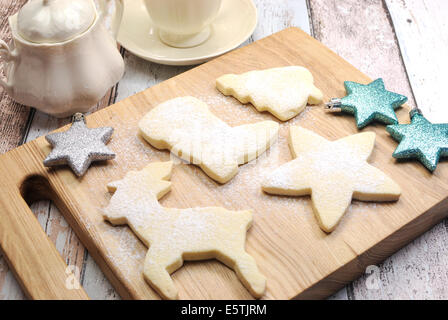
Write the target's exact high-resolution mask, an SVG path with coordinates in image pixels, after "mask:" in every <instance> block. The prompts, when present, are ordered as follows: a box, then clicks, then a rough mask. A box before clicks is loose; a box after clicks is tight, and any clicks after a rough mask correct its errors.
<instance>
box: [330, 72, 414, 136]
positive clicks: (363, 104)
mask: <svg viewBox="0 0 448 320" xmlns="http://www.w3.org/2000/svg"><path fill="white" fill-rule="evenodd" d="M344 86H345V90H346V91H347V96H345V97H343V98H341V99H338V98H333V99H331V101H330V102H328V103H327V104H326V106H327V107H326V108H327V109H328V110H330V111H342V112H346V113H350V114H353V115H354V116H355V119H356V126H357V127H358V129H361V128H364V127H365V126H367V125H368V124H369V123H371V122H373V121H379V122H382V123H385V124H397V123H398V119H397V116H396V115H395V109H397V108H398V107H400V106H401V105H402V104H403V103H405V102H406V101H407V98H406V97H405V96H403V95H401V94H398V93H394V92H391V91H387V90H386V88H385V87H384V82H383V79H381V78H379V79H376V80H375V81H373V82H371V83H369V84H366V85H364V84H360V83H357V82H352V81H345V82H344Z"/></svg>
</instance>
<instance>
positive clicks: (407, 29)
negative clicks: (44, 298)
mask: <svg viewBox="0 0 448 320" xmlns="http://www.w3.org/2000/svg"><path fill="white" fill-rule="evenodd" d="M385 2H386V4H387V7H388V9H389V12H390V16H391V18H392V21H393V24H394V27H395V31H396V34H397V38H398V42H399V44H400V48H401V53H402V56H403V60H404V63H405V65H406V70H407V72H408V76H409V81H410V82H411V85H412V89H413V91H414V95H415V99H416V101H417V103H418V106H419V108H420V109H422V110H423V111H424V112H425V114H426V116H427V117H428V119H430V120H431V121H434V122H439V123H442V122H448V110H447V108H446V103H445V101H444V100H443V96H442V95H441V93H442V92H445V90H446V79H445V75H446V74H447V72H448V61H447V59H446V56H447V52H448V22H447V20H446V14H447V13H448V1H445V0H406V1H398V0H386V1H385Z"/></svg>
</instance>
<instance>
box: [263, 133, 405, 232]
mask: <svg viewBox="0 0 448 320" xmlns="http://www.w3.org/2000/svg"><path fill="white" fill-rule="evenodd" d="M289 143H290V149H291V153H292V155H293V157H294V160H292V161H290V162H288V163H286V164H284V165H282V166H281V167H279V168H277V169H276V170H274V172H272V174H270V175H269V176H268V177H267V178H266V180H265V181H264V182H263V185H262V188H263V190H264V191H265V192H267V193H271V194H279V195H290V196H302V195H309V194H311V200H312V203H313V209H314V213H315V216H316V218H317V220H318V222H319V225H320V227H321V228H322V229H323V230H324V231H326V232H331V231H333V230H334V228H335V227H336V225H337V224H338V222H339V220H340V219H341V218H342V216H343V215H344V213H345V211H346V210H347V208H348V207H349V205H350V203H351V201H352V198H353V199H357V200H361V201H395V200H398V198H399V197H400V194H401V190H400V187H399V186H398V185H397V184H396V183H395V182H394V181H393V180H392V179H391V178H389V177H388V176H387V175H386V174H384V173H383V172H382V171H380V170H379V169H377V168H375V167H373V166H371V165H370V164H368V163H367V160H368V158H369V156H370V155H371V153H372V150H373V147H374V143H375V133H373V132H364V133H359V134H355V135H351V136H348V137H345V138H342V139H339V140H336V141H328V140H326V139H325V138H323V137H321V136H319V135H317V134H316V133H314V132H312V131H309V130H307V129H304V128H301V127H291V129H290V141H289Z"/></svg>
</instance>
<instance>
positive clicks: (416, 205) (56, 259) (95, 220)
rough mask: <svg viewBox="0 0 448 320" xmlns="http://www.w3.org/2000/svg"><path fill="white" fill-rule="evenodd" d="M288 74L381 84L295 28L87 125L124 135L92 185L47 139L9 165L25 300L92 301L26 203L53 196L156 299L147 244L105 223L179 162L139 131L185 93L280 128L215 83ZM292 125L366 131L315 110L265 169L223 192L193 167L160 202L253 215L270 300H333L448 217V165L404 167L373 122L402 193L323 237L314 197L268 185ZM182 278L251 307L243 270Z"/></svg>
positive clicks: (6, 160) (104, 259) (7, 181)
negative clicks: (129, 180) (111, 185)
mask: <svg viewBox="0 0 448 320" xmlns="http://www.w3.org/2000/svg"><path fill="white" fill-rule="evenodd" d="M288 65H301V66H305V67H307V68H308V69H309V70H310V71H311V72H312V74H313V75H314V78H315V83H316V86H317V87H319V88H320V89H321V90H322V91H323V92H324V94H325V100H327V99H329V98H331V97H341V96H344V95H345V91H344V86H343V81H344V80H351V81H357V82H362V83H368V82H370V81H371V80H370V79H369V78H368V77H367V76H365V75H364V74H362V73H361V72H360V71H358V70H357V69H355V68H354V67H353V66H351V65H350V64H349V63H347V62H346V61H344V60H343V59H342V58H340V57H339V56H337V55H336V54H335V53H333V52H332V51H330V50H329V49H328V48H326V47H325V46H323V45H322V44H321V43H319V42H318V41H316V40H315V39H313V38H311V37H310V36H308V35H307V34H305V33H304V32H302V31H301V30H299V29H297V28H290V29H286V30H284V31H282V32H279V33H277V34H274V35H272V36H270V37H268V38H265V39H263V40H260V41H257V42H255V43H253V44H251V45H248V46H246V47H244V48H241V49H238V50H236V51H233V52H231V53H228V54H226V55H224V56H222V57H220V58H218V59H215V60H213V61H211V62H208V63H206V64H204V65H201V66H199V67H197V68H195V69H192V70H190V71H188V72H185V73H183V74H181V75H179V76H177V77H174V78H172V79H169V80H167V81H165V82H163V83H161V84H159V85H156V86H154V87H152V88H150V89H147V90H145V91H144V92H141V93H138V94H136V95H134V96H132V97H130V98H128V99H125V100H123V101H121V102H119V103H117V104H115V105H113V106H111V107H108V108H106V109H103V110H101V111H99V112H96V113H94V114H92V115H91V116H89V117H88V119H87V122H88V125H89V126H90V127H97V126H113V127H114V128H115V132H114V135H113V138H112V141H111V142H110V143H109V146H110V148H111V149H112V150H114V151H115V152H116V153H117V158H116V159H115V160H113V161H109V162H108V163H100V164H95V165H93V166H92V167H91V169H90V170H89V171H88V172H87V174H86V175H85V176H84V177H83V178H82V179H77V178H76V177H75V176H74V174H73V173H72V172H71V171H70V170H68V169H67V168H65V167H61V168H57V169H47V168H44V167H43V166H42V160H43V159H44V158H45V156H46V155H47V154H48V152H49V151H50V147H49V145H48V143H47V142H46V141H45V139H44V138H43V137H42V138H39V139H36V140H34V141H32V142H30V143H28V144H26V145H23V146H21V147H19V148H17V149H15V150H13V151H11V152H8V153H6V154H4V155H2V156H0V187H1V193H0V245H1V248H2V250H3V252H4V253H5V255H6V256H7V259H8V262H9V263H10V265H11V267H12V269H13V270H14V272H15V274H16V275H17V278H18V280H19V281H20V283H21V284H22V286H23V288H24V289H25V291H26V292H27V294H28V295H29V296H30V297H31V298H36V299H41V298H74V299H83V298H87V295H86V294H85V292H84V291H83V290H82V288H80V289H77V290H69V289H67V287H66V282H67V277H68V274H67V273H66V265H65V264H64V262H63V261H62V259H61V257H60V256H59V254H58V253H57V251H56V249H55V247H54V245H53V244H52V243H51V242H50V241H49V240H48V238H47V237H46V236H45V234H44V232H43V231H42V229H41V228H40V225H39V223H38V222H37V220H36V218H35V217H34V215H33V214H32V213H31V211H30V209H29V207H28V205H27V203H30V202H32V201H35V200H37V199H42V198H46V199H47V198H50V199H52V200H53V201H54V202H55V204H56V205H57V206H58V208H59V209H60V211H61V212H62V213H63V214H64V216H65V217H66V219H67V220H68V222H69V223H70V224H71V226H72V227H73V228H74V230H75V231H76V233H77V235H78V237H79V238H80V239H81V240H82V242H83V243H84V245H85V246H86V247H87V248H88V250H89V252H90V253H91V255H92V256H93V257H94V259H95V260H96V262H97V263H98V264H99V265H100V267H101V268H102V270H103V271H104V272H105V274H106V275H107V277H108V278H109V279H110V281H111V282H112V284H113V285H114V287H115V288H116V289H117V291H118V292H119V293H120V295H121V296H122V297H123V298H134V299H158V298H159V297H158V295H157V294H156V293H155V292H154V291H153V290H152V289H151V287H150V286H149V285H148V284H147V283H146V282H145V281H144V279H143V276H142V266H143V259H144V257H145V253H146V248H145V247H144V245H143V244H142V243H141V242H140V241H139V240H138V239H137V238H136V237H135V236H134V234H133V233H132V232H131V231H130V230H129V229H128V227H126V226H123V227H113V226H111V225H110V224H108V223H106V222H104V221H103V219H102V216H101V208H103V207H104V206H106V205H107V203H108V202H109V199H110V194H108V192H107V190H106V187H105V186H106V183H107V182H109V181H113V180H117V179H121V178H122V177H123V176H124V175H125V173H126V172H127V171H129V170H139V169H141V168H143V167H144V166H145V165H147V164H148V163H149V162H152V161H160V160H163V161H165V160H168V159H169V158H170V155H169V152H167V151H159V150H156V149H154V148H153V147H151V146H150V145H149V144H147V143H146V142H145V141H144V140H143V139H142V138H141V137H139V136H138V129H137V122H138V121H139V119H140V118H141V117H142V116H143V115H144V114H145V113H147V112H148V111H149V110H150V109H151V108H153V107H154V106H156V105H157V104H159V103H161V102H163V101H166V100H168V99H171V98H174V97H178V96H185V95H191V96H195V97H197V98H199V99H202V100H203V101H205V102H206V103H208V104H209V106H210V108H211V110H212V111H213V112H214V113H215V114H216V115H217V116H218V117H219V118H221V119H222V120H224V121H226V122H227V123H229V124H230V125H232V126H235V125H240V124H244V123H252V122H255V121H260V120H266V119H270V120H275V121H277V120H276V119H275V118H274V117H272V116H271V115H270V114H268V113H263V114H261V113H259V112H257V111H256V110H255V109H254V108H253V107H252V106H243V105H241V104H239V103H238V102H237V101H236V100H235V99H233V98H231V97H224V96H222V95H221V94H220V93H219V92H218V91H217V90H216V89H215V86H214V84H215V79H216V78H217V77H218V76H220V75H222V74H225V73H242V72H245V71H248V70H254V69H264V68H271V67H279V66H288ZM386 86H387V84H386ZM398 116H399V118H400V121H401V122H408V121H409V116H408V110H407V108H403V109H401V110H399V111H398ZM291 125H300V126H303V127H305V128H308V129H311V130H313V131H315V132H317V133H318V134H320V135H322V136H324V137H325V138H328V139H338V138H341V137H344V136H346V135H350V134H354V133H357V132H358V130H357V129H356V127H355V124H354V119H353V117H350V116H345V115H342V114H338V115H335V114H328V113H325V112H324V109H323V106H322V105H321V106H315V107H309V108H307V109H306V110H305V111H304V112H303V113H302V114H300V115H299V116H297V117H296V118H295V119H292V120H290V121H288V122H285V123H281V130H280V137H279V141H278V142H277V143H276V144H275V145H274V146H273V147H272V148H271V149H270V150H269V151H268V152H267V153H265V154H263V155H262V156H261V157H259V159H257V160H256V161H253V162H251V163H249V164H246V165H243V166H241V167H240V170H239V173H238V175H237V176H236V177H235V178H234V179H233V180H231V181H230V182H229V183H227V184H225V185H219V184H217V183H215V182H214V181H212V180H211V179H210V178H208V177H207V176H206V175H205V174H204V173H203V172H202V171H201V170H200V169H198V168H197V167H195V166H192V165H186V164H177V165H176V166H175V168H174V170H173V176H172V179H171V180H172V182H173V185H172V191H171V192H170V193H168V194H167V195H166V196H165V197H164V198H163V199H162V200H161V203H162V205H163V206H166V207H178V208H188V207H195V206H222V207H225V208H227V209H231V210H239V209H248V208H252V209H253V210H254V224H253V227H252V228H251V229H250V230H249V232H248V234H247V251H248V252H249V253H250V254H251V255H253V256H254V258H255V259H256V261H257V263H258V265H259V268H260V269H261V272H262V273H263V274H265V275H266V277H267V291H266V294H265V296H264V298H266V299H290V298H323V297H326V296H328V295H330V294H331V293H333V292H335V291H336V290H337V289H339V288H340V287H342V286H343V285H344V284H345V283H346V282H348V281H351V280H353V279H355V278H356V277H358V276H359V275H360V274H362V273H363V272H364V270H365V268H366V267H367V266H368V265H371V264H375V263H378V262H380V261H382V260H383V259H385V258H386V257H388V256H389V255H391V254H392V253H393V252H394V251H396V250H397V249H399V248H400V247H402V246H403V245H404V244H406V243H407V242H409V241H410V240H412V239H413V238H415V237H416V236H417V235H419V234H420V233H422V232H424V231H425V230H427V229H428V228H429V227H431V226H432V225H434V224H435V223H437V222H438V221H440V220H441V219H443V218H444V217H445V216H446V215H447V212H448V201H447V196H448V179H447V178H448V164H447V163H440V165H439V167H438V169H437V170H436V171H435V173H434V174H430V173H429V172H428V171H427V170H426V169H425V168H424V167H423V166H422V165H421V164H419V163H418V162H415V161H409V162H397V161H396V160H394V159H393V158H392V156H391V154H392V152H393V150H394V148H395V147H396V142H395V141H393V140H392V139H391V138H390V136H389V135H388V134H387V133H386V131H385V127H384V126H383V125H371V126H368V127H367V128H365V129H364V130H363V131H374V132H375V133H376V134H377V139H376V146H375V150H374V153H373V157H372V160H371V163H372V164H373V165H374V166H376V167H378V168H380V169H381V170H383V171H384V172H385V173H387V174H388V175H390V176H391V177H392V178H393V179H394V180H395V181H397V182H398V183H399V184H400V185H401V187H402V189H403V194H402V196H401V198H400V200H399V201H398V202H397V203H363V202H357V201H354V202H353V204H352V206H351V208H350V209H349V210H348V212H347V213H346V215H345V216H344V217H343V219H342V222H341V223H340V225H339V226H338V227H337V229H336V230H335V231H334V232H333V233H331V234H325V233H324V232H322V231H321V229H320V228H319V227H318V225H317V223H316V220H315V218H314V216H313V212H312V208H311V205H310V199H309V197H280V196H272V195H267V194H264V193H263V192H262V191H261V188H260V181H261V177H262V175H263V174H264V173H265V172H270V171H271V170H272V169H273V168H276V167H278V166H279V165H281V164H283V163H285V162H287V161H289V160H291V155H290V152H289V149H288V145H287V139H286V137H287V134H288V128H289V126H291ZM64 130H65V128H64ZM335 165H337V164H336V163H335ZM167 236H169V235H167ZM172 276H173V279H174V281H175V284H176V285H177V286H178V288H179V291H180V298H181V299H224V298H225V299H246V298H251V296H250V294H249V293H248V292H247V291H246V289H245V288H244V287H243V286H242V285H241V283H240V282H239V280H238V279H237V278H236V276H235V274H234V272H233V271H232V270H230V269H229V268H227V267H225V266H224V265H223V264H221V263H219V262H217V261H203V262H186V263H185V265H184V267H183V268H181V269H179V270H178V271H177V272H175V273H174V274H173V275H172Z"/></svg>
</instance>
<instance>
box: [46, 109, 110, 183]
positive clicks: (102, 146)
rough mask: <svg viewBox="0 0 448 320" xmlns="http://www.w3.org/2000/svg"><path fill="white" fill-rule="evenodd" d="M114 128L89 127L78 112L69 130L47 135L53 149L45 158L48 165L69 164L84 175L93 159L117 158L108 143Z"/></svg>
mask: <svg viewBox="0 0 448 320" xmlns="http://www.w3.org/2000/svg"><path fill="white" fill-rule="evenodd" d="M113 131H114V129H113V128H111V127H102V128H92V129H90V128H87V126H86V124H85V119H84V116H83V115H82V114H76V115H75V117H74V121H73V123H72V125H71V127H70V129H68V130H67V131H64V132H56V133H52V134H49V135H47V136H45V139H46V140H47V141H48V142H49V143H50V144H51V145H52V146H53V150H52V151H51V152H50V154H49V155H48V156H47V158H46V159H45V160H44V165H45V166H46V167H52V166H57V165H62V164H68V165H69V167H70V168H71V169H72V170H73V172H74V173H75V174H76V175H77V176H78V177H80V176H83V175H84V174H85V172H86V171H87V169H88V168H89V166H90V164H91V163H92V162H93V161H101V160H109V159H113V158H115V153H113V152H112V151H111V150H110V149H109V148H108V147H107V146H106V143H107V142H108V141H109V140H110V138H111V136H112V133H113Z"/></svg>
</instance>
